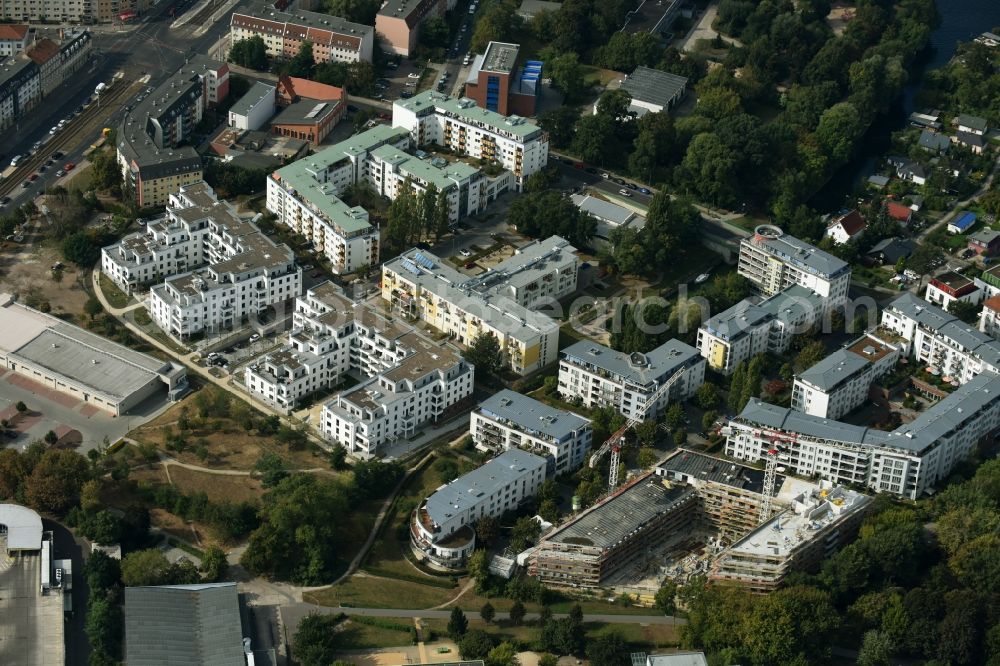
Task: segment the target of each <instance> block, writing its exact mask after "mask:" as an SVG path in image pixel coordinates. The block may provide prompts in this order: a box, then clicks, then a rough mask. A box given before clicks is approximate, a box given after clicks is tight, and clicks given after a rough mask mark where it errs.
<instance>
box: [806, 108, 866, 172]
mask: <svg viewBox="0 0 1000 666" xmlns="http://www.w3.org/2000/svg"><path fill="white" fill-rule="evenodd" d="M863 130H864V126H863V125H862V121H861V116H860V114H859V113H858V110H857V108H855V106H854V105H853V104H851V103H850V102H841V103H840V104H834V105H833V106H831V107H830V108H829V109H827V110H826V111H824V112H823V115H822V116H820V119H819V125H818V126H817V127H816V139H817V140H818V141H819V143H820V145H821V146H823V149H824V150H825V151H826V153H827V155H829V156H830V158H831V159H832V160H833V161H834V162H835V163H837V164H843V163H844V162H846V161H847V160H848V158H850V156H851V155H852V154H853V152H854V146H855V143H856V141H857V140H858V138H859V137H860V136H861V134H862V132H863Z"/></svg>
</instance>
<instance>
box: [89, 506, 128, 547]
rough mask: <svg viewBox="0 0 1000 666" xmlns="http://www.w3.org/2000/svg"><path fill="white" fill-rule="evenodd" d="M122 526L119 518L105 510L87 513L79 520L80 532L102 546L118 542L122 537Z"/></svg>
mask: <svg viewBox="0 0 1000 666" xmlns="http://www.w3.org/2000/svg"><path fill="white" fill-rule="evenodd" d="M123 528H124V526H123V525H122V521H121V519H119V518H118V517H117V516H115V515H114V514H112V513H111V512H110V511H107V510H101V511H98V512H96V513H93V514H91V515H87V516H86V517H85V518H84V520H82V521H81V522H80V532H81V533H82V534H83V535H84V536H85V537H87V538H88V539H90V540H91V541H94V542H96V543H98V544H100V545H102V546H111V545H114V544H116V543H118V542H119V541H120V540H121V538H122V531H123Z"/></svg>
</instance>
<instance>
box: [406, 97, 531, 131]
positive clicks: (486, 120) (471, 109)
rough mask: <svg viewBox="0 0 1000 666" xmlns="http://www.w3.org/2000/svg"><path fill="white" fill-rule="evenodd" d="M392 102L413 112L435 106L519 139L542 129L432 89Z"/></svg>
mask: <svg viewBox="0 0 1000 666" xmlns="http://www.w3.org/2000/svg"><path fill="white" fill-rule="evenodd" d="M393 104H394V105H398V106H400V107H401V108H404V109H406V110H407V111H411V112H413V113H418V112H420V111H423V110H424V109H427V108H431V107H433V108H437V109H440V110H442V111H444V112H445V113H450V114H452V115H454V116H457V117H459V118H462V119H464V120H468V121H470V122H472V123H480V124H483V125H486V126H488V127H490V128H492V129H495V130H497V131H499V132H506V133H508V134H512V135H514V136H516V137H518V138H519V139H527V138H530V137H531V136H532V135H534V134H536V133H537V134H541V131H542V130H541V128H539V127H538V125H534V124H532V123H529V122H528V121H527V120H526V119H525V118H521V117H520V116H504V115H501V114H499V113H497V112H496V111H490V110H489V109H484V108H482V107H480V106H477V105H476V103H475V102H474V101H472V100H471V99H467V98H462V99H455V98H454V97H448V96H447V95H443V94H441V93H439V92H435V91H434V90H425V91H424V92H422V93H420V94H418V95H414V96H413V97H411V98H410V99H400V100H396V101H395V102H393Z"/></svg>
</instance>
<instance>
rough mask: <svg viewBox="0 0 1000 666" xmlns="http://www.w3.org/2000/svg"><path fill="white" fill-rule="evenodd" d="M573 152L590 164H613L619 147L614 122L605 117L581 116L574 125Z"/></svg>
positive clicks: (610, 118)
mask: <svg viewBox="0 0 1000 666" xmlns="http://www.w3.org/2000/svg"><path fill="white" fill-rule="evenodd" d="M572 149H573V152H575V153H577V154H578V155H580V157H581V158H582V159H583V161H585V162H588V163H590V164H601V165H604V164H614V163H615V162H617V161H618V158H619V157H620V153H621V146H620V144H619V143H618V139H617V137H616V135H615V120H614V119H613V118H612V117H610V116H607V115H604V114H598V115H596V116H583V117H582V118H580V119H579V120H578V121H577V123H576V135H575V136H574V137H573V143H572Z"/></svg>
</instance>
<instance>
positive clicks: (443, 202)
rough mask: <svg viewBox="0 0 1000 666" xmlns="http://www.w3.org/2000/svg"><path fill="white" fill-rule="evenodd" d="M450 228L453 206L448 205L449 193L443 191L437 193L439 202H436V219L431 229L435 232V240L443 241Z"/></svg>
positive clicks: (434, 218)
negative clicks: (442, 238)
mask: <svg viewBox="0 0 1000 666" xmlns="http://www.w3.org/2000/svg"><path fill="white" fill-rule="evenodd" d="M450 228H451V204H450V203H448V193H447V192H446V191H444V190H441V191H440V192H438V193H437V200H436V201H435V202H434V217H433V220H432V222H431V229H433V231H434V240H435V241H439V240H441V237H442V236H444V235H445V234H446V233H448V230H449V229H450Z"/></svg>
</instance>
